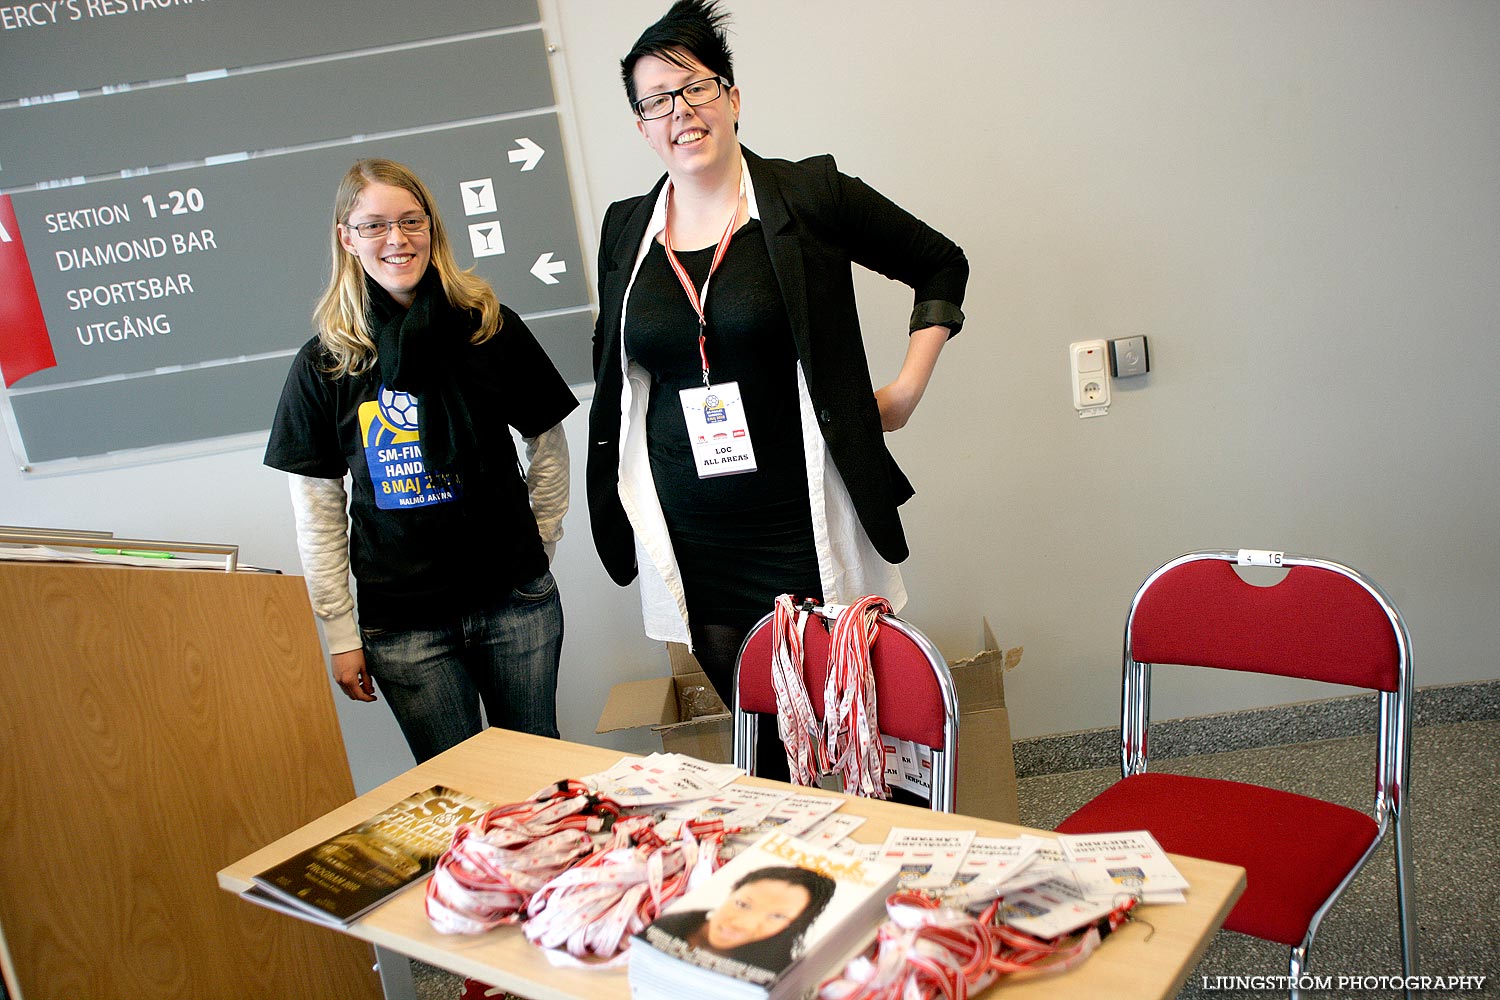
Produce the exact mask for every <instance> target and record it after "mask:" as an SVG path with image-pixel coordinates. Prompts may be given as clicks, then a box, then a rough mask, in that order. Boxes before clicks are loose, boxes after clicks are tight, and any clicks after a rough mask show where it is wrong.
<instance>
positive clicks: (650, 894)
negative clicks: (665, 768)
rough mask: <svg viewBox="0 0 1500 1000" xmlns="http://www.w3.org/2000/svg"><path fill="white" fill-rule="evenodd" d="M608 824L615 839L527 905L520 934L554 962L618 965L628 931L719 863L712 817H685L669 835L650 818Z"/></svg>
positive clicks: (720, 834)
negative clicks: (669, 837)
mask: <svg viewBox="0 0 1500 1000" xmlns="http://www.w3.org/2000/svg"><path fill="white" fill-rule="evenodd" d="M636 821H639V822H640V824H641V825H640V826H638V827H634V823H635V822H636ZM632 827H633V828H632ZM615 831H616V833H617V834H619V836H618V837H617V838H616V846H613V847H611V848H609V849H606V850H600V851H596V852H595V853H593V854H591V855H589V856H588V857H586V858H584V859H583V860H582V861H580V862H579V863H578V864H576V865H574V866H572V867H571V868H569V869H568V870H567V871H565V872H563V873H561V874H560V875H558V876H556V877H555V878H553V879H552V880H551V881H549V882H548V883H547V884H546V885H544V886H542V888H541V889H539V890H538V891H537V893H536V894H535V895H534V896H532V897H531V902H530V903H529V904H528V905H527V907H526V913H527V919H526V923H525V924H524V925H522V929H523V930H524V931H525V933H526V939H527V940H528V941H530V942H531V943H532V944H534V945H537V946H538V947H540V948H543V949H545V950H546V951H547V957H548V958H549V959H550V960H551V961H552V962H553V963H554V964H559V965H587V966H589V967H593V968H598V967H611V966H614V965H618V964H620V963H621V962H622V961H624V959H625V957H626V956H625V948H626V945H627V943H628V942H629V939H630V936H631V935H632V934H635V933H637V932H639V931H642V930H644V929H645V927H646V925H647V924H649V923H651V921H653V920H655V919H656V917H657V915H658V914H659V913H661V911H662V909H663V908H664V907H665V906H666V905H667V904H668V903H669V902H671V901H672V900H674V899H676V898H677V897H678V896H681V895H682V894H683V893H684V892H686V891H687V889H688V888H689V887H690V886H693V885H697V884H700V883H701V882H702V881H703V879H705V878H707V877H708V876H709V875H710V874H712V873H713V872H714V871H716V870H717V869H718V867H719V847H720V845H721V843H722V842H723V838H724V833H725V831H724V826H723V824H722V823H719V822H718V821H709V822H707V823H703V824H696V823H685V824H683V827H682V835H681V836H680V837H679V838H677V839H675V840H662V839H661V838H660V837H659V836H657V835H656V834H655V832H654V831H653V830H652V828H651V819H650V818H649V817H630V818H627V819H623V820H620V821H619V822H617V823H616V824H615ZM622 841H624V842H622Z"/></svg>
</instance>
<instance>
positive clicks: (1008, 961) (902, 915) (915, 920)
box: [818, 891, 1138, 1000]
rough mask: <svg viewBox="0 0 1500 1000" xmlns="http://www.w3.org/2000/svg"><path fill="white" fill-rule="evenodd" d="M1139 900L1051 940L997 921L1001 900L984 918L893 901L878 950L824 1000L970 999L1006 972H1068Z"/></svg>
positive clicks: (826, 987) (903, 898) (830, 985)
mask: <svg viewBox="0 0 1500 1000" xmlns="http://www.w3.org/2000/svg"><path fill="white" fill-rule="evenodd" d="M1137 902H1138V900H1136V899H1135V898H1128V899H1126V900H1125V901H1124V902H1123V903H1121V905H1119V906H1117V907H1116V908H1115V909H1114V910H1112V911H1111V912H1110V913H1109V914H1108V915H1106V916H1105V917H1102V918H1100V919H1099V921H1097V922H1096V923H1094V924H1091V925H1090V926H1089V927H1087V928H1085V929H1084V930H1082V931H1081V932H1079V933H1076V934H1073V935H1068V936H1067V937H1063V938H1059V939H1056V940H1052V941H1044V940H1041V939H1039V938H1033V937H1031V936H1030V935H1027V934H1022V933H1021V932H1020V931H1017V930H1015V929H1014V928H1011V927H1007V926H1006V925H1005V924H1003V923H997V922H996V920H995V915H996V913H997V912H998V907H999V901H998V900H996V901H992V902H991V903H990V905H989V906H988V907H986V908H985V910H984V911H983V912H982V913H980V914H979V915H978V916H974V915H971V914H969V913H968V912H966V911H964V910H960V909H953V908H949V907H944V906H942V904H941V903H940V902H938V901H937V900H936V899H933V898H932V897H930V896H927V895H925V894H922V893H917V892H910V891H907V892H898V893H895V894H893V895H891V896H890V897H889V898H888V899H887V900H886V914H887V916H888V917H889V919H888V920H887V921H886V922H885V923H884V924H882V925H881V927H880V931H879V933H878V934H877V935H876V939H875V945H874V949H873V951H871V952H869V953H867V954H865V955H862V956H860V957H858V958H856V959H854V960H853V961H852V962H850V963H849V964H848V965H847V966H846V967H845V968H844V970H843V971H842V972H841V973H839V974H838V975H836V976H834V977H833V978H831V979H829V980H827V981H826V982H824V983H823V985H822V987H821V988H820V989H819V992H818V996H819V998H820V1000H937V998H939V997H941V998H943V1000H967V998H968V997H969V996H971V995H973V994H975V993H978V992H979V991H981V990H983V989H985V988H986V987H988V986H989V985H990V984H991V983H993V982H994V981H995V980H996V979H998V978H1000V977H1001V976H1003V975H1009V976H1011V977H1012V978H1023V977H1028V976H1037V975H1044V974H1049V973H1055V972H1064V971H1066V970H1068V969H1071V968H1073V967H1074V966H1076V965H1078V964H1079V963H1081V962H1082V961H1083V960H1084V959H1086V958H1088V956H1089V955H1091V954H1092V953H1093V951H1094V949H1095V948H1097V947H1099V943H1100V942H1101V941H1102V940H1103V939H1104V938H1106V937H1108V936H1109V935H1110V933H1112V932H1113V931H1115V930H1116V929H1118V928H1119V927H1120V925H1121V924H1124V923H1126V922H1127V921H1128V920H1130V919H1131V912H1132V911H1133V910H1134V909H1135V907H1136V905H1137Z"/></svg>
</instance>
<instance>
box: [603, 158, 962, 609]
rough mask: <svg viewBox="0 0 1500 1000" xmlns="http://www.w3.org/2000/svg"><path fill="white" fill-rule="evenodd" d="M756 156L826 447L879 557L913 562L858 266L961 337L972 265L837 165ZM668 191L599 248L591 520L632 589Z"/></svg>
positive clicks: (610, 561) (614, 210)
mask: <svg viewBox="0 0 1500 1000" xmlns="http://www.w3.org/2000/svg"><path fill="white" fill-rule="evenodd" d="M744 155H745V162H746V163H747V164H748V166H749V170H750V180H751V184H752V185H753V188H754V192H755V200H756V205H757V208H758V209H759V212H760V221H761V229H762V232H763V233H764V234H765V240H766V249H767V251H768V252H769V254H770V257H771V266H772V269H773V270H774V271H775V274H776V283H777V285H779V286H780V289H781V297H782V300H783V301H784V302H785V303H786V310H787V316H788V318H789V319H790V321H791V327H792V337H793V339H794V340H795V341H796V345H797V356H798V357H799V358H800V359H801V362H802V370H803V373H804V375H805V376H806V378H807V386H808V391H809V392H810V393H811V395H812V403H813V412H814V413H816V414H817V417H818V424H819V429H820V430H821V431H822V433H823V440H824V441H825V442H826V444H827V447H828V452H829V455H830V456H831V457H832V459H833V462H834V465H835V466H836V467H837V468H838V471H839V475H841V476H842V477H843V480H844V483H845V485H846V486H847V487H848V489H849V494H850V496H851V498H852V499H853V501H854V508H855V511H856V512H857V513H858V515H859V519H860V523H861V524H862V525H863V526H864V529H865V532H866V533H867V534H868V535H869V536H870V541H871V542H872V543H873V544H874V546H875V550H876V551H877V552H879V553H880V555H881V557H882V558H884V559H885V560H886V561H888V562H892V563H897V562H901V561H902V560H904V559H905V558H906V556H907V546H906V535H905V533H904V532H903V531H902V529H901V518H900V516H899V515H898V514H897V512H896V507H897V506H898V505H899V504H902V503H905V502H906V500H907V499H909V498H910V497H911V496H912V494H913V492H914V491H913V490H912V486H911V483H910V482H909V481H908V480H907V478H906V476H905V475H904V474H903V473H902V472H901V470H900V469H899V468H898V467H897V466H896V462H895V460H894V459H893V458H892V457H891V454H890V452H889V451H887V450H886V447H885V440H884V435H883V433H882V431H881V429H880V411H879V409H878V408H877V407H876V405H875V390H874V387H873V385H872V384H871V381H870V371H869V365H868V363H867V362H866V360H865V351H864V342H863V340H862V338H861V336H860V330H859V314H858V311H857V309H856V306H855V301H854V275H853V269H852V267H851V266H850V265H851V264H852V263H858V264H861V265H862V266H864V267H867V268H869V269H870V270H872V271H877V272H879V273H881V274H883V275H885V276H886V277H888V278H893V279H895V280H897V281H901V282H904V283H906V284H907V285H910V286H911V287H912V288H913V289H914V290H915V292H916V296H915V302H916V307H915V309H914V311H913V320H912V322H913V329H916V328H919V327H923V326H928V325H932V324H933V323H943V324H944V325H947V326H949V327H950V329H952V330H953V332H955V333H956V332H957V330H958V327H959V325H961V323H962V313H961V312H959V310H958V307H959V306H960V305H962V304H963V297H964V287H965V285H966V284H967V283H968V277H969V262H968V260H967V259H966V258H965V257H964V253H963V251H962V250H960V249H959V248H958V246H957V245H956V244H955V243H954V242H953V241H952V240H950V239H948V238H947V237H946V236H943V235H942V234H941V233H939V232H937V231H936V230H934V229H932V228H931V227H929V226H927V225H926V224H925V223H923V222H922V221H921V220H920V219H918V218H916V217H915V216H913V215H911V214H910V213H909V212H907V211H905V210H904V209H902V208H901V207H899V206H898V205H896V204H895V203H893V202H892V201H890V200H889V199H887V198H886V197H884V196H883V195H881V194H880V193H879V192H877V191H875V190H874V189H873V188H871V187H870V186H869V185H867V184H865V183H864V182H863V181H861V180H859V179H858V178H856V177H849V176H847V175H845V174H841V173H839V171H838V168H837V166H836V165H835V164H834V161H833V157H831V156H816V157H813V158H811V159H807V160H802V161H800V162H796V163H794V162H791V161H788V160H765V159H761V158H760V157H758V156H756V155H755V154H754V153H752V152H750V151H749V150H744ZM666 180H667V179H666V177H665V176H663V177H662V178H661V180H659V181H657V183H656V186H655V187H653V188H652V189H651V191H650V192H649V193H647V194H645V195H643V196H641V197H639V198H630V199H627V200H625V201H620V202H616V203H615V204H613V205H611V206H610V207H609V211H608V212H606V213H605V216H604V229H603V232H602V234H601V236H600V238H599V318H598V321H597V322H596V324H595V326H594V386H595V389H594V401H593V405H592V407H591V408H590V411H589V454H588V493H589V514H590V519H591V522H592V527H593V532H594V545H595V546H596V547H597V548H598V550H599V557H600V559H601V560H603V562H604V568H605V569H606V570H607V571H608V572H609V575H610V576H611V577H612V578H613V579H614V581H615V582H616V583H618V584H620V585H621V586H623V585H625V584H627V583H629V582H630V581H631V580H632V579H634V578H635V575H636V565H635V542H634V539H633V536H632V532H631V527H630V522H629V519H628V518H627V517H626V514H625V510H624V508H623V507H622V506H621V504H620V498H619V472H620V468H619V467H620V440H619V438H620V399H621V393H622V392H623V391H624V389H623V384H622V383H623V377H622V374H621V370H620V320H621V309H622V306H623V303H624V298H625V289H626V286H627V285H628V284H629V282H630V276H631V269H632V267H633V266H634V264H635V257H636V253H637V252H638V251H639V249H640V245H641V240H642V239H643V238H644V237H645V234H646V227H647V225H648V224H649V223H650V221H651V214H652V211H653V209H654V208H655V205H656V199H657V197H658V196H659V195H660V193H661V189H662V185H663V184H665V183H666Z"/></svg>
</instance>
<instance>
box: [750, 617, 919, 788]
mask: <svg viewBox="0 0 1500 1000" xmlns="http://www.w3.org/2000/svg"><path fill="white" fill-rule="evenodd" d="M890 610H891V605H890V602H889V601H887V600H886V599H885V598H883V597H879V596H876V595H873V594H872V595H870V596H868V597H861V598H860V599H859V600H857V601H855V602H854V603H853V604H851V605H850V606H849V607H847V608H845V609H843V610H842V611H841V612H840V613H839V616H838V618H836V619H835V620H834V624H833V634H832V636H830V638H829V650H828V677H827V681H826V682H825V684H824V688H823V718H822V720H819V719H818V718H817V717H816V715H815V714H814V713H813V709H812V703H811V701H810V699H809V698H808V695H807V684H806V682H805V681H804V680H803V676H802V655H803V638H802V633H803V629H805V628H806V625H807V617H808V611H807V609H806V606H805V605H804V606H803V607H802V608H801V609H799V608H798V607H797V605H796V604H795V603H794V602H793V599H792V598H791V597H790V596H789V595H786V594H783V595H781V596H780V597H778V598H776V608H775V618H774V620H773V623H772V628H773V631H772V634H771V688H772V690H773V691H774V692H775V693H776V716H777V728H778V730H779V731H780V733H781V740H782V743H784V744H785V745H786V754H787V765H788V768H789V769H790V771H791V776H792V780H793V781H794V782H796V783H797V784H800V785H813V784H816V783H817V779H818V776H819V775H820V774H821V773H823V772H825V771H831V772H833V773H836V774H838V775H840V776H842V778H843V781H844V790H845V791H847V792H849V793H850V794H853V795H863V796H866V797H874V798H881V799H883V798H887V797H889V795H890V790H889V789H888V788H887V787H886V783H885V754H884V751H883V750H882V748H881V745H880V732H879V730H878V728H877V725H876V720H877V718H878V713H877V711H876V701H875V675H874V671H873V669H872V667H871V665H870V646H871V645H873V644H874V642H875V634H876V632H877V631H878V629H879V628H880V616H881V615H882V614H888V613H889V612H890Z"/></svg>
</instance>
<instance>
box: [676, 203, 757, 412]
mask: <svg viewBox="0 0 1500 1000" xmlns="http://www.w3.org/2000/svg"><path fill="white" fill-rule="evenodd" d="M744 190H745V185H744V181H743V180H741V181H740V193H741V195H743V194H744ZM739 217H740V200H739V198H736V199H735V201H734V211H733V212H732V213H731V214H730V216H729V222H728V223H727V224H726V225H725V226H724V235H723V236H720V237H719V246H718V249H716V250H715V251H714V259H713V263H711V264H710V265H709V266H708V277H706V278H704V279H703V290H702V291H699V290H698V289H696V288H694V287H693V279H692V278H690V277H688V273H687V268H685V267H683V266H682V261H680V260H678V259H677V254H676V252H675V251H673V249H672V196H671V193H670V192H668V194H667V215H666V223H665V228H664V232H663V234H662V235H663V236H664V237H665V244H666V248H667V263H669V264H671V265H672V271H673V273H674V274H676V275H677V280H678V282H680V283H681V285H682V290H683V291H684V292H687V297H688V304H689V305H691V306H692V307H693V312H695V313H697V314H698V360H699V361H701V362H702V364H703V385H704V386H705V387H708V385H709V380H708V348H707V343H708V338H707V336H706V330H707V327H708V314H707V312H705V310H706V309H707V307H708V283H709V282H710V281H712V280H713V276H714V272H715V271H717V270H718V269H719V262H720V261H722V260H723V259H724V254H725V253H727V252H728V250H729V241H730V240H732V239H733V238H734V222H735V220H736V219H738V218H739Z"/></svg>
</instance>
